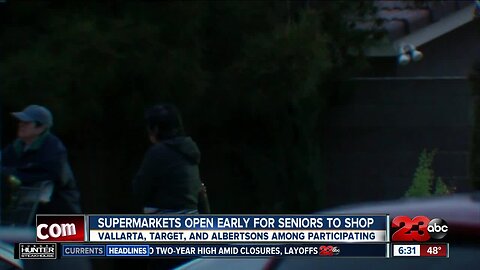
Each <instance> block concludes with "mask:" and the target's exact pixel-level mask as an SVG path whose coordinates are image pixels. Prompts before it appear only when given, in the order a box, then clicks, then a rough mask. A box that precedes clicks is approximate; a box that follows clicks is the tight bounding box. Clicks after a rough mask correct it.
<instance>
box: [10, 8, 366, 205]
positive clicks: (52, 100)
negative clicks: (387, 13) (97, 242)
mask: <svg viewBox="0 0 480 270" xmlns="http://www.w3.org/2000/svg"><path fill="white" fill-rule="evenodd" d="M112 3H113V4H112V5H110V6H109V5H102V4H97V3H93V2H88V3H87V4H76V2H69V3H63V4H59V3H50V4H49V3H48V1H46V2H42V3H39V4H36V5H35V8H32V6H29V5H24V4H21V3H19V4H16V3H13V2H12V5H11V14H12V16H11V18H10V21H9V24H4V25H5V26H4V28H3V30H2V32H1V35H2V40H5V41H6V42H4V43H2V44H0V48H1V49H2V53H4V55H6V57H5V58H4V59H2V60H1V62H0V75H1V77H2V80H1V87H2V95H3V96H2V98H3V100H5V101H7V102H4V104H6V106H5V107H4V108H3V109H4V111H14V110H18V109H20V108H22V107H23V106H25V105H27V104H30V103H38V104H43V105H46V106H48V107H49V108H51V109H52V111H53V113H54V115H55V126H54V129H55V130H54V131H55V132H56V133H59V135H60V136H61V137H62V138H64V139H65V140H66V142H67V145H69V150H70V153H71V154H72V155H73V163H74V166H76V168H77V170H76V173H77V175H78V176H79V177H78V178H79V179H80V181H79V182H80V183H81V185H83V186H84V187H85V188H87V187H92V189H90V190H88V191H85V192H84V193H85V194H89V195H85V198H87V199H88V200H89V203H88V204H87V207H86V209H87V210H90V212H95V211H98V212H114V210H115V209H117V208H118V211H123V212H124V211H125V210H124V209H125V208H128V205H129V201H128V200H122V201H121V202H119V199H118V197H128V196H129V194H130V190H129V187H130V181H131V177H132V175H133V174H134V173H135V170H136V169H137V167H138V165H139V163H140V160H141V157H142V154H143V152H144V151H145V148H146V147H147V141H146V138H145V130H144V126H143V122H142V117H143V109H144V108H145V107H147V106H149V105H151V104H153V103H157V102H160V101H163V102H165V101H167V102H173V103H176V104H177V105H178V106H179V108H180V110H181V111H182V113H183V116H184V120H185V125H186V127H187V130H188V131H189V133H190V134H191V135H192V137H194V139H195V140H196V141H197V142H198V143H199V146H200V148H201V150H202V154H203V159H202V164H201V170H202V177H203V178H204V181H205V182H206V184H207V186H208V188H209V197H210V200H211V202H212V211H214V212H237V213H238V212H249V213H252V212H259V213H260V212H307V211H313V210H317V209H319V208H321V207H322V197H323V196H322V194H323V193H324V192H325V191H324V190H323V183H324V181H325V179H324V176H323V175H324V173H323V168H322V164H323V149H322V144H323V140H322V139H323V138H322V131H323V130H322V124H323V120H324V116H325V111H326V109H327V108H328V105H329V100H330V96H331V95H332V94H333V93H335V92H336V91H338V90H339V89H338V85H339V82H341V81H343V80H345V79H346V78H348V76H350V75H351V74H353V73H355V72H356V71H357V70H358V69H359V68H361V67H363V65H364V63H365V61H364V60H365V59H364V57H363V55H362V53H361V52H362V47H363V46H364V44H365V43H366V42H368V41H369V38H370V37H369V34H368V33H364V32H360V31H357V30H355V29H353V27H352V25H351V24H349V23H348V21H347V20H346V18H356V17H359V16H365V15H366V14H368V12H371V3H370V2H369V1H357V2H351V1H335V2H329V3H328V4H327V5H325V6H320V7H318V8H307V9H306V8H305V7H297V8H294V5H295V1H287V2H283V1H280V2H276V1H255V2H251V3H248V4H246V3H245V2H243V1H208V2H206V1H198V2H189V1H187V2H185V1H169V2H157V3H147V2H142V3H130V2H129V3H127V2H122V1H120V2H117V1H114V2H112ZM312 5H313V4H312ZM338 14H342V16H338ZM19 28H21V29H22V32H21V33H20V32H19V31H18V29H19ZM27 37H28V38H27ZM15 40H24V41H25V42H24V43H22V44H19V45H17V44H16V43H15V42H14V41H15ZM3 78H4V79H3ZM3 117H4V120H7V118H6V117H8V115H7V116H5V115H4V116H3ZM8 132H10V134H9V133H8ZM5 134H7V136H8V137H12V136H13V134H12V133H11V130H7V131H6V133H4V135H5ZM87 196H88V197H87ZM98 197H101V199H102V201H101V203H97V202H98V200H94V199H92V198H98ZM225 202H230V203H229V204H226V203H225ZM105 204H106V205H105ZM99 205H101V206H99Z"/></svg>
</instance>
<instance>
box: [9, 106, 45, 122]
mask: <svg viewBox="0 0 480 270" xmlns="http://www.w3.org/2000/svg"><path fill="white" fill-rule="evenodd" d="M12 115H13V116H14V117H15V118H17V119H18V120H20V121H24V122H39V123H41V124H42V125H46V126H48V127H51V126H53V117H52V113H51V112H50V111H49V110H48V109H47V108H45V107H43V106H40V105H30V106H28V107H26V108H25V109H23V111H21V112H13V113H12Z"/></svg>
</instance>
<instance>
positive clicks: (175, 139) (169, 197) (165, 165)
mask: <svg viewBox="0 0 480 270" xmlns="http://www.w3.org/2000/svg"><path fill="white" fill-rule="evenodd" d="M145 120H146V124H147V132H148V137H149V139H150V142H151V143H152V146H151V147H150V148H149V149H148V151H147V152H146V154H145V156H144V159H143V162H142V164H141V166H140V169H139V171H138V172H137V174H136V176H135V178H134V179H133V193H134V198H135V200H136V201H137V203H139V204H140V205H141V207H143V212H144V213H145V214H198V198H199V192H200V191H201V188H202V183H201V180H200V173H199V163H200V151H199V149H198V146H197V144H196V143H195V142H194V141H193V140H192V138H191V137H188V136H186V135H185V131H184V128H183V123H182V118H181V116H180V112H179V111H178V109H177V108H176V107H175V106H174V105H171V104H160V105H156V106H154V107H152V108H149V109H147V110H146V112H145ZM189 260H191V258H176V259H175V258H163V259H156V260H150V261H149V262H148V267H149V269H172V268H173V267H176V266H178V265H180V264H183V263H185V262H187V261H189Z"/></svg>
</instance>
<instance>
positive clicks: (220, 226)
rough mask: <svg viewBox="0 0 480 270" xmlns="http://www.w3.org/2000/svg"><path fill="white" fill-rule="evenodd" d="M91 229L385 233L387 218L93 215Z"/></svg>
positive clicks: (384, 216)
mask: <svg viewBox="0 0 480 270" xmlns="http://www.w3.org/2000/svg"><path fill="white" fill-rule="evenodd" d="M88 217H89V219H88V220H89V224H88V227H89V229H91V230H259V229H260V230H386V228H387V219H386V215H383V216H379V215H372V216H369V215H363V216H358V215H357V216H354V215H348V216H321V215H237V216H232V215H211V216H206V215H176V216H175V215H150V216H147V215H131V216H118V215H105V216H98V215H91V216H88Z"/></svg>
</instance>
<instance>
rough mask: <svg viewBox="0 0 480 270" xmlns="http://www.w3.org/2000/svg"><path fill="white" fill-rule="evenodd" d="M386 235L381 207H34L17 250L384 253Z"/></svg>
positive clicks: (153, 254)
mask: <svg viewBox="0 0 480 270" xmlns="http://www.w3.org/2000/svg"><path fill="white" fill-rule="evenodd" d="M389 235H390V231H389V216H388V215H338V216H325V215H128V216H127V215H73V216H72V215H37V244H36V245H33V243H31V244H29V245H28V246H27V245H22V246H21V247H20V246H19V248H20V249H19V250H20V251H22V252H24V253H21V254H23V255H24V256H29V257H35V256H37V257H45V256H47V255H41V254H40V253H41V252H44V251H46V250H48V251H49V252H50V253H52V247H53V246H50V245H49V244H56V246H55V247H54V248H55V249H56V250H57V251H56V252H55V254H56V255H57V256H56V257H57V258H58V257H62V258H63V257H79V256H89V257H184V256H187V257H199V256H201V257H238V256H242V257H258V256H261V257H265V256H338V257H388V256H389V253H390V244H389V241H390V239H389V238H390V237H389ZM19 254H20V253H19ZM52 254H53V253H52ZM48 256H50V257H52V255H48Z"/></svg>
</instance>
